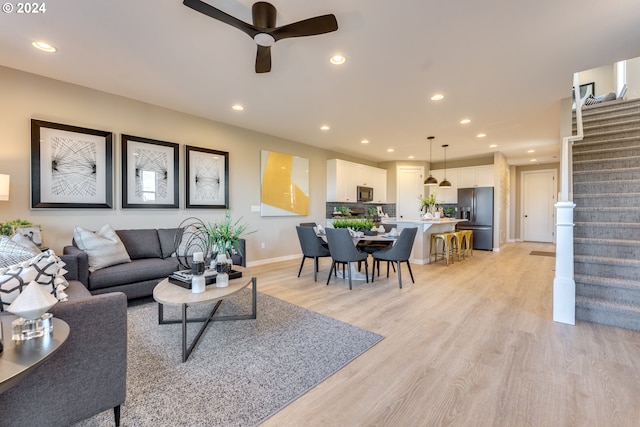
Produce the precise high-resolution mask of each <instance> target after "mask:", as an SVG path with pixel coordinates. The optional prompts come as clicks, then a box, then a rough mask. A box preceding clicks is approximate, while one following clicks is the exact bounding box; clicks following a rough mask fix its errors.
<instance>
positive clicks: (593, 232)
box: [573, 221, 640, 240]
mask: <svg viewBox="0 0 640 427" xmlns="http://www.w3.org/2000/svg"><path fill="white" fill-rule="evenodd" d="M574 225H575V226H574V228H573V232H574V239H575V238H595V239H616V240H640V224H638V223H609V222H598V221H593V222H582V221H574Z"/></svg>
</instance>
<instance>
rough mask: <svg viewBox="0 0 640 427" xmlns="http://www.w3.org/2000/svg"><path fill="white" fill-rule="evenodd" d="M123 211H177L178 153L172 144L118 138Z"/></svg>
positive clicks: (178, 196)
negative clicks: (120, 157)
mask: <svg viewBox="0 0 640 427" xmlns="http://www.w3.org/2000/svg"><path fill="white" fill-rule="evenodd" d="M120 140H121V148H122V150H121V154H122V208H123V209H177V208H179V204H180V182H179V181H180V179H179V167H180V157H179V156H180V150H179V147H180V146H179V145H178V144H176V143H174V142H166V141H158V140H156V139H150V138H143V137H139V136H133V135H125V134H123V135H121V138H120Z"/></svg>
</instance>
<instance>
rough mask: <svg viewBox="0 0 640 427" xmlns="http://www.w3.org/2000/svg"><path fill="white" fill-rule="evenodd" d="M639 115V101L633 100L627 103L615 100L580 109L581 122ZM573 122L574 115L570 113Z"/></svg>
mask: <svg viewBox="0 0 640 427" xmlns="http://www.w3.org/2000/svg"><path fill="white" fill-rule="evenodd" d="M634 111H636V112H638V113H640V100H638V99H633V100H628V101H620V100H616V101H613V102H606V103H604V102H603V103H601V104H594V105H585V106H583V107H582V120H583V122H584V120H588V119H592V118H595V117H615V116H616V115H619V114H627V113H631V112H634ZM572 117H573V120H574V121H575V117H576V113H575V111H573V113H572Z"/></svg>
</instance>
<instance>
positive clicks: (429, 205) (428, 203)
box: [418, 193, 438, 218]
mask: <svg viewBox="0 0 640 427" xmlns="http://www.w3.org/2000/svg"><path fill="white" fill-rule="evenodd" d="M418 199H419V200H420V210H421V211H426V212H427V213H428V214H430V215H431V218H435V216H436V212H437V211H438V202H437V201H436V193H431V194H430V195H429V197H423V196H418Z"/></svg>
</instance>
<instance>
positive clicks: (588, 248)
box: [573, 237, 640, 259]
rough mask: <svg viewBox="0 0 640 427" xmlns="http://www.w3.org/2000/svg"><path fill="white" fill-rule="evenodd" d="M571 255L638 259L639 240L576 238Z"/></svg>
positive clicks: (639, 253) (639, 252)
mask: <svg viewBox="0 0 640 427" xmlns="http://www.w3.org/2000/svg"><path fill="white" fill-rule="evenodd" d="M573 253H574V254H575V255H588V256H595V257H611V258H614V257H615V258H630V259H640V240H622V239H593V238H588V237H587V238H585V237H578V238H574V240H573Z"/></svg>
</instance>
